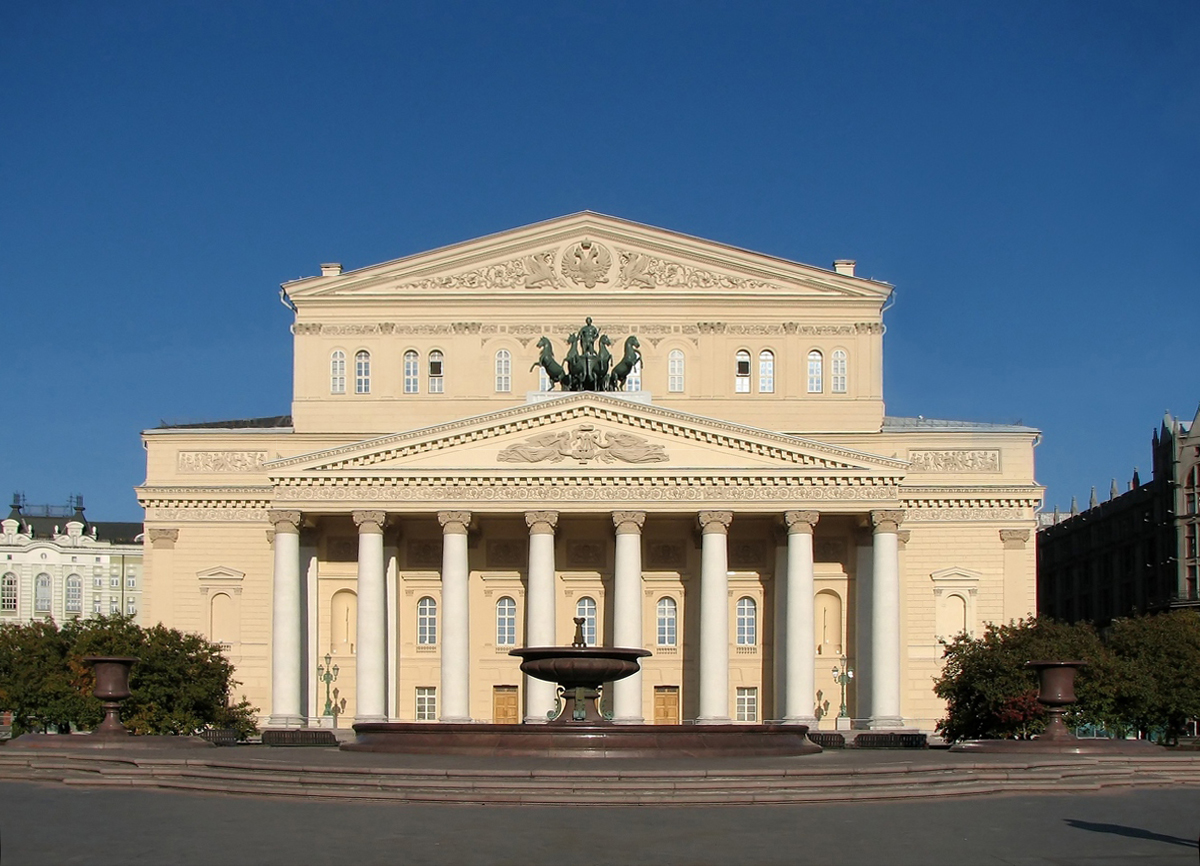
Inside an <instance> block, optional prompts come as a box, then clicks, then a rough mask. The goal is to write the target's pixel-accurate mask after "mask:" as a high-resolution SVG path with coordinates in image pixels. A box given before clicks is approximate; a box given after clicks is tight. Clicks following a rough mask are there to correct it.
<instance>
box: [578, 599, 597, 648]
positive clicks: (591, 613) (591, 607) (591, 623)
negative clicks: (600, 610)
mask: <svg viewBox="0 0 1200 866" xmlns="http://www.w3.org/2000/svg"><path fill="white" fill-rule="evenodd" d="M575 616H576V617H579V618H582V619H583V642H584V643H585V644H587V645H588V646H595V645H596V601H595V599H592V598H588V597H587V596H586V595H585V596H584V597H583V598H581V599H579V601H578V602H577V603H576V605H575Z"/></svg>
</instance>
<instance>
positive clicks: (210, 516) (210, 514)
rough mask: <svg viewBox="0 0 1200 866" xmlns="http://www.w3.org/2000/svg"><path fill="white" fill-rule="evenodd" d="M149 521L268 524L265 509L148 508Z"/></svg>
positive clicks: (147, 516) (147, 517)
mask: <svg viewBox="0 0 1200 866" xmlns="http://www.w3.org/2000/svg"><path fill="white" fill-rule="evenodd" d="M146 519H147V520H170V521H188V522H193V523H194V522H197V521H205V522H212V523H267V522H268V521H267V511H266V509H265V508H262V509H259V508H255V509H249V508H147V509H146Z"/></svg>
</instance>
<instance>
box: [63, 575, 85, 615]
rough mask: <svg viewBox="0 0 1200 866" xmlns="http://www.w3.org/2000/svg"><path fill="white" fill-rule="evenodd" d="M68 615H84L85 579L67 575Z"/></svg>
mask: <svg viewBox="0 0 1200 866" xmlns="http://www.w3.org/2000/svg"><path fill="white" fill-rule="evenodd" d="M67 613H83V578H82V577H80V576H79V575H78V574H68V575H67Z"/></svg>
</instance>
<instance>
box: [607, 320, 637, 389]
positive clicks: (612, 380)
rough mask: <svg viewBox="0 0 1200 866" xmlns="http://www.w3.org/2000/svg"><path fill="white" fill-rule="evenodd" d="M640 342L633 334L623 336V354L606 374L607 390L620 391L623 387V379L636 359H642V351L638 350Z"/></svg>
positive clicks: (630, 371)
mask: <svg viewBox="0 0 1200 866" xmlns="http://www.w3.org/2000/svg"><path fill="white" fill-rule="evenodd" d="M639 346H641V343H639V342H638V338H637V336H636V335H634V334H630V335H629V336H628V337H626V338H625V355H624V357H622V358H621V360H620V361H618V362H617V365H616V366H615V367H613V368H612V372H611V373H609V374H608V383H607V385H608V387H607V388H606V389H605V390H607V391H621V390H624V388H625V380H626V379H628V378H629V374H630V373H632V372H633V368H634V367H636V366H637V363H638V361H640V360H642V353H641V352H639V351H638V347H639Z"/></svg>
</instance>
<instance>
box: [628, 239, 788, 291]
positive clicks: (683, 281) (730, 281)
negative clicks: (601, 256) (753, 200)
mask: <svg viewBox="0 0 1200 866" xmlns="http://www.w3.org/2000/svg"><path fill="white" fill-rule="evenodd" d="M617 256H618V257H619V260H620V266H621V271H620V276H619V278H618V283H617V286H618V288H623V289H627V288H647V289H653V288H658V287H660V286H661V287H665V288H673V289H675V288H678V289H748V290H754V289H768V290H771V291H778V290H779V288H780V287H779V286H777V285H775V284H774V283H768V282H766V281H764V280H755V279H751V278H748V277H732V276H729V275H728V274H719V273H717V272H716V271H710V270H706V269H704V268H696V267H692V266H691V265H684V264H680V263H679V262H672V261H668V260H666V259H660V258H657V257H656V256H651V255H647V254H646V253H639V252H634V251H632V250H622V249H618V250H617Z"/></svg>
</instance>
